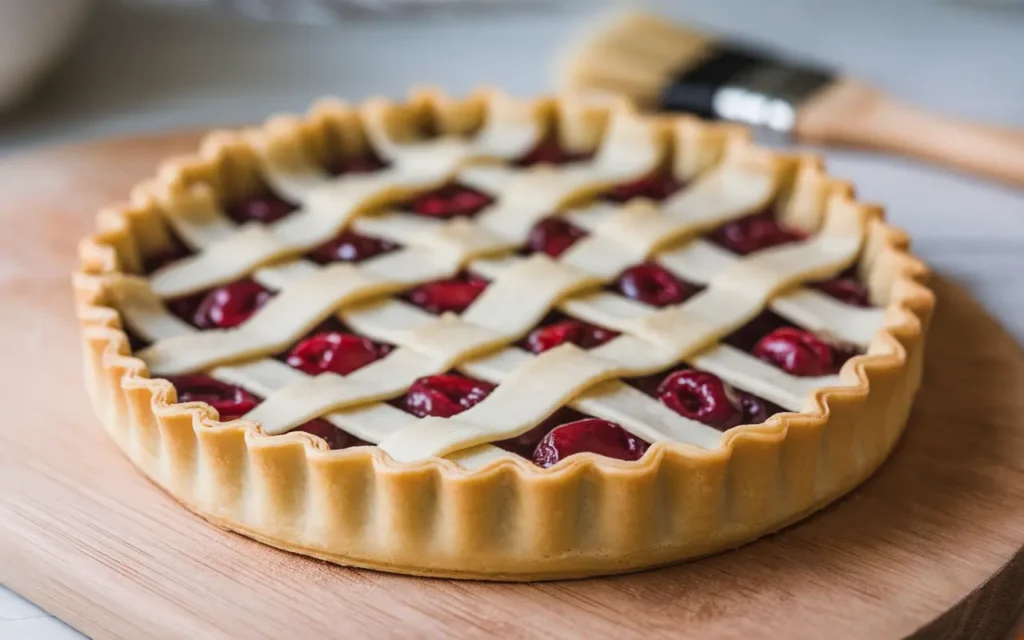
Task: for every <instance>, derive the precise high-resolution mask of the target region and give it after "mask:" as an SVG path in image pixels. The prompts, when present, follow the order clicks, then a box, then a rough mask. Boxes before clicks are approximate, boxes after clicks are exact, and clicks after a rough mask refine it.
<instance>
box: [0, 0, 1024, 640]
mask: <svg viewBox="0 0 1024 640" xmlns="http://www.w3.org/2000/svg"><path fill="white" fill-rule="evenodd" d="M596 4H597V3H589V2H572V1H571V0H563V1H562V3H561V4H559V5H558V6H556V7H553V8H549V9H542V10H534V11H531V10H527V9H523V8H517V9H507V10H506V9H496V10H493V11H491V10H486V11H485V10H481V11H478V12H476V13H475V14H473V15H460V16H450V15H449V16H444V17H433V18H431V17H422V16H417V17H415V18H411V17H408V16H395V17H390V18H377V19H373V20H366V21H361V22H358V23H352V24H351V25H347V26H342V27H303V26H281V25H266V24H258V23H250V22H245V21H239V20H234V19H227V18H221V17H211V16H209V15H206V14H197V13H194V12H181V11H172V12H167V11H154V10H137V9H136V10H126V9H121V8H117V7H115V6H103V7H102V9H101V11H100V13H99V15H98V16H97V19H95V20H93V21H92V23H91V24H90V25H89V27H88V28H87V30H86V32H85V34H84V38H83V41H82V43H81V46H80V47H79V49H78V50H76V51H75V53H74V54H73V56H72V57H71V58H70V59H69V60H68V61H67V62H66V63H65V64H64V65H63V66H62V68H60V69H59V70H58V72H57V73H56V75H55V76H54V77H53V78H52V80H51V81H50V82H49V83H48V84H47V85H46V86H45V87H44V88H43V91H42V92H41V93H40V95H39V97H38V99H37V100H36V101H34V102H33V103H31V104H29V105H27V106H26V107H25V108H23V109H22V110H20V111H19V112H18V113H16V114H13V115H11V116H8V117H6V118H0V161H2V155H4V154H6V153H9V152H14V151H17V150H20V149H24V148H27V147H31V146H35V145H39V144H57V143H65V142H70V141H74V140H79V139H83V138H88V137H94V136H102V135H110V134H118V133H130V132H143V131H152V130H166V129H173V128H177V127H182V126H195V125H210V124H230V123H245V122H253V121H257V120H259V119H261V118H262V117H264V116H265V115H267V114H269V113H273V112H275V111H299V110H302V109H303V108H304V107H305V106H307V105H308V103H309V102H310V101H311V100H312V99H313V98H315V97H316V96H319V95H323V94H334V95H340V96H341V97H344V98H349V99H358V98H361V97H364V96H367V95H372V94H378V93H380V94H388V95H400V94H401V93H403V92H404V91H405V89H406V88H408V87H409V86H411V85H413V84H416V83H432V84H438V85H441V86H443V87H445V88H447V89H449V90H451V91H453V92H464V91H466V90H468V89H470V88H471V87H473V86H475V85H478V84H485V83H488V84H496V85H501V86H503V87H505V88H507V89H508V90H509V91H511V92H514V93H519V94H524V95H527V94H534V93H539V92H541V91H544V90H547V89H549V88H551V83H550V81H549V76H548V71H547V69H548V67H547V65H548V62H549V61H550V59H551V58H552V56H553V55H554V53H555V51H556V48H557V43H558V42H559V41H561V39H563V38H564V37H565V36H566V35H567V34H569V33H571V31H572V27H573V25H574V24H576V23H577V22H578V20H579V19H580V18H581V17H583V16H586V15H587V14H592V13H593V12H594V9H593V8H592V7H594V6H595V5H596ZM650 4H652V5H655V6H658V7H661V8H664V9H666V11H667V12H668V13H672V14H676V15H678V16H680V17H685V18H686V19H688V20H689V21H691V22H697V23H699V24H703V25H706V26H709V27H712V28H715V29H721V30H725V31H728V32H731V33H736V34H740V35H750V36H756V37H758V38H760V39H761V40H763V41H765V42H768V43H774V44H779V45H783V46H785V47H787V48H788V49H790V50H792V51H794V52H798V53H799V52H814V54H815V57H816V58H817V59H819V60H821V61H823V62H829V63H835V64H837V65H838V64H839V63H842V67H843V68H845V69H846V70H847V71H848V72H850V73H851V74H853V75H856V76H859V77H861V78H864V79H867V80H869V81H871V82H872V83H874V84H876V85H878V86H881V87H884V88H886V89H888V90H890V91H892V92H893V93H896V94H898V95H900V96H902V97H904V98H906V99H907V100H913V101H915V102H918V103H921V104H922V105H926V106H929V107H931V108H935V109H942V110H945V111H948V112H950V113H954V114H958V115H962V116H967V117H972V118H977V119H983V120H990V121H993V122H1002V123H1005V124H1015V125H1017V126H1019V127H1021V128H1022V129H1024V73H1021V72H1020V62H1021V61H1022V60H1024V10H1008V9H1003V10H1000V9H979V8H972V7H970V6H968V5H967V4H966V3H964V2H958V1H956V0H952V1H951V0H946V1H939V0H901V1H900V2H898V3H897V2H882V1H880V0H879V1H877V2H864V1H858V0H829V1H826V0H774V1H773V2H770V3H769V2H763V1H762V0H689V1H688V2H686V3H677V2H672V0H661V1H660V2H651V3H650ZM869 7H873V8H869ZM827 158H828V161H829V166H830V168H831V171H832V173H834V174H835V175H838V176H842V177H844V178H848V179H850V180H852V181H853V182H854V183H855V184H857V185H858V191H859V193H860V195H861V197H862V198H864V199H866V200H870V201H875V202H880V203H882V204H884V205H886V207H887V209H888V211H889V215H890V218H891V219H892V220H893V221H894V222H895V223H896V224H897V225H899V226H902V227H905V228H907V229H908V230H909V231H910V233H911V235H912V236H913V238H914V241H915V247H916V250H917V252H918V253H919V254H921V255H922V256H923V257H924V258H925V259H926V260H927V261H928V262H930V263H931V264H932V265H933V266H934V267H935V269H936V270H939V271H942V272H943V273H944V274H946V275H948V276H951V277H953V278H955V279H957V280H959V281H961V282H963V283H965V284H967V285H969V286H970V287H971V288H972V290H973V291H974V293H975V295H976V296H977V297H978V299H980V300H981V301H982V302H983V303H984V304H985V305H986V306H987V307H988V308H989V309H990V310H991V311H992V312H993V313H994V314H995V315H996V316H997V317H999V318H1000V319H1001V320H1002V322H1003V323H1004V325H1006V326H1007V327H1008V328H1009V329H1010V331H1011V332H1012V333H1013V334H1014V335H1015V336H1016V337H1017V338H1018V340H1021V339H1024V283H1022V282H1021V280H1020V279H1019V278H1020V277H1021V274H1022V273H1024V191H1013V190H1011V189H1007V188H1003V187H998V186H995V185H992V184H987V183H983V182H980V181H975V180H972V179H969V178H964V177H960V176H956V175H952V174H948V173H945V172H942V171H938V170H934V169H931V168H928V167H923V166H919V165H917V164H915V163H912V162H908V161H903V160H898V159H890V158H882V157H877V156H873V155H868V154H859V153H843V152H830V153H828V154H827ZM70 637H79V636H78V635H77V634H76V633H74V632H73V631H71V630H70V629H68V628H67V627H66V626H64V625H62V624H60V623H59V622H56V621H54V620H52V619H51V618H49V617H47V616H46V614H45V613H42V612H40V611H39V610H38V609H36V608H35V607H33V606H32V605H30V604H28V603H26V602H25V601H24V600H22V599H20V598H18V597H17V596H14V595H13V594H11V593H10V592H9V591H5V590H4V589H3V588H2V587H0V638H3V639H5V640H7V639H10V640H17V639H21V638H32V639H34V640H51V639H54V640H56V639H62V638H70Z"/></svg>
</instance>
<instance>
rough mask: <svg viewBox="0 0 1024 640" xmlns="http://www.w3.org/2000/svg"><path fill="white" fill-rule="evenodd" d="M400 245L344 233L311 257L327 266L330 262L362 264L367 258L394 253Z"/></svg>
mask: <svg viewBox="0 0 1024 640" xmlns="http://www.w3.org/2000/svg"><path fill="white" fill-rule="evenodd" d="M397 248H398V245H397V244H395V243H393V242H388V241H387V240H382V239H380V238H371V237H370V236H364V235H362V234H359V233H356V232H354V231H342V232H341V233H339V234H338V235H337V236H335V237H334V238H333V239H332V240H328V241H327V242H325V243H324V244H322V245H320V246H319V247H317V248H316V249H314V250H313V251H312V252H311V253H310V254H309V257H310V258H312V259H313V260H315V261H316V262H319V263H320V264H327V263H329V262H361V261H363V260H366V259H367V258H372V257H373V256H376V255H380V254H382V253H387V252H388V251H394V250H395V249H397Z"/></svg>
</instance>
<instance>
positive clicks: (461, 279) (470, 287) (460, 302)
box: [407, 275, 487, 314]
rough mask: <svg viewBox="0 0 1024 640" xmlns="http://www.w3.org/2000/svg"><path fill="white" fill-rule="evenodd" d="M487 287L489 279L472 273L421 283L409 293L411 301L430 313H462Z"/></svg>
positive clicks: (408, 296)
mask: <svg viewBox="0 0 1024 640" xmlns="http://www.w3.org/2000/svg"><path fill="white" fill-rule="evenodd" d="M486 288H487V281H486V280H484V279H482V278H477V277H476V276H472V275H464V276H456V277H454V278H449V279H447V280H437V281H434V282H428V283H426V284H421V285H420V286H418V287H416V288H415V289H413V290H412V291H410V292H409V293H408V294H407V298H408V299H409V302H411V303H413V304H414V305H416V306H418V307H422V308H424V309H426V310H427V311H429V312H430V313H436V314H441V313H445V312H448V311H450V312H452V313H462V312H463V311H465V310H466V308H467V307H468V306H469V305H471V304H473V301H474V300H476V298H477V296H479V295H480V294H481V293H483V291H484V289H486Z"/></svg>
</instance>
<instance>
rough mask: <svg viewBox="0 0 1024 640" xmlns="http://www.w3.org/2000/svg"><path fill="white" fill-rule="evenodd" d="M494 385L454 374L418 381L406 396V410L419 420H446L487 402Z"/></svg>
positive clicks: (428, 377) (429, 377)
mask: <svg viewBox="0 0 1024 640" xmlns="http://www.w3.org/2000/svg"><path fill="white" fill-rule="evenodd" d="M493 390H494V385H493V384H491V383H489V382H484V381H482V380H475V379H473V378H467V377H466V376H460V375H457V374H453V373H449V374H441V375H436V376H427V377H426V378H420V379H419V380H417V381H416V382H414V383H413V384H412V386H411V387H409V392H408V393H407V394H406V395H405V410H406V411H408V412H409V413H411V414H413V415H414V416H419V417H421V418H423V417H426V416H437V417H439V418H448V417H451V416H454V415H455V414H457V413H462V412H463V411H465V410H466V409H469V408H470V407H472V406H473V405H475V404H476V403H478V402H480V401H481V400H483V399H484V398H486V397H487V396H488V395H489V394H490V393H491V391H493Z"/></svg>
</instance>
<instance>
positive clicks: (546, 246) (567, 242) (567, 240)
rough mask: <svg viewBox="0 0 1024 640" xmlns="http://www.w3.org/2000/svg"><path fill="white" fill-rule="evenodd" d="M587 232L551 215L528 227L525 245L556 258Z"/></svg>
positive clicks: (531, 249)
mask: <svg viewBox="0 0 1024 640" xmlns="http://www.w3.org/2000/svg"><path fill="white" fill-rule="evenodd" d="M585 235H587V232H586V231H584V230H583V229H580V228H579V227H577V226H576V225H574V224H572V223H571V222H569V221H568V220H564V219H562V218H556V217H554V216H551V217H549V218H544V219H543V220H541V221H540V222H538V223H537V224H535V225H534V226H533V229H530V235H529V236H527V238H526V246H527V247H529V248H530V251H535V252H543V253H546V254H548V255H549V256H551V257H552V258H557V257H558V256H560V255H562V253H564V252H565V250H566V249H568V248H569V247H571V246H572V245H573V244H574V243H575V242H576V241H577V240H579V239H580V238H582V237H583V236H585Z"/></svg>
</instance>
